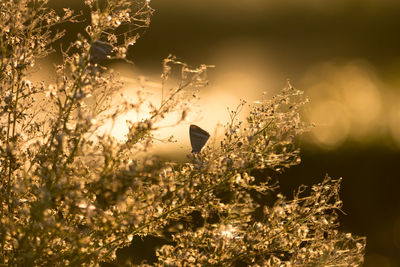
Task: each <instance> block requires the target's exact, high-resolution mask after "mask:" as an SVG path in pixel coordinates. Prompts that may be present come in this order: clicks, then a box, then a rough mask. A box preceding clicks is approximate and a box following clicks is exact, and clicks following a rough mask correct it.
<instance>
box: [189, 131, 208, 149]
mask: <svg viewBox="0 0 400 267" xmlns="http://www.w3.org/2000/svg"><path fill="white" fill-rule="evenodd" d="M189 136H190V144H191V145H192V153H200V151H201V149H202V148H203V146H204V145H205V144H206V143H207V141H208V138H210V134H209V133H208V132H206V131H204V130H203V129H201V128H200V127H199V126H196V125H193V124H192V125H190V128H189Z"/></svg>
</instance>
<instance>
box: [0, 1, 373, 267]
mask: <svg viewBox="0 0 400 267" xmlns="http://www.w3.org/2000/svg"><path fill="white" fill-rule="evenodd" d="M85 3H86V4H87V5H88V6H89V7H90V9H91V11H92V17H91V24H90V26H88V27H87V28H86V32H87V34H88V36H90V38H89V39H88V38H84V37H82V36H78V37H77V41H76V42H74V43H73V44H72V45H71V46H70V47H68V49H66V50H65V51H63V63H62V64H61V65H59V66H57V69H56V73H57V75H56V79H55V81H54V82H53V83H51V84H44V83H41V84H33V83H31V82H29V81H28V80H27V77H28V76H29V74H30V72H32V71H33V70H34V66H35V61H36V60H37V59H38V58H41V57H44V56H46V55H48V54H49V53H50V52H52V49H51V44H52V43H53V42H54V41H55V40H57V39H59V38H60V37H62V35H63V33H62V32H59V33H57V32H54V31H52V29H53V26H54V25H57V24H60V23H64V22H67V21H75V20H77V19H79V16H76V15H74V13H73V12H71V11H70V10H68V9H65V10H64V11H65V15H63V16H61V17H60V16H58V15H57V13H56V12H55V11H52V10H50V9H49V8H48V7H47V5H46V4H47V1H46V0H18V1H1V4H0V5H1V8H0V35H1V37H0V38H1V39H0V41H1V43H0V45H1V47H0V49H1V51H0V265H9V266H16V265H18V266H19V265H23V266H42V265H43V266H64V265H72V266H96V265H98V264H99V263H100V262H104V261H108V262H113V261H114V262H118V260H116V251H117V249H118V248H121V247H125V246H128V245H129V244H130V242H131V240H132V238H133V237H135V236H148V235H153V236H154V235H155V236H160V235H163V236H164V237H165V238H168V239H169V241H168V242H167V243H168V244H167V245H164V246H162V247H161V248H159V249H158V250H157V257H158V261H157V262H154V264H155V265H162V266H164V265H167V266H191V265H197V266H207V265H217V266H220V265H222V264H228V265H238V264H239V265H240V264H242V265H243V264H244V265H251V266H358V265H360V264H361V263H362V261H363V255H364V249H365V239H364V238H357V237H353V236H352V235H351V234H344V233H341V232H339V231H338V230H337V226H338V222H337V214H336V211H339V210H340V208H341V206H342V203H341V201H340V200H339V197H338V191H339V186H340V180H332V179H330V178H329V177H327V178H325V180H324V181H323V182H322V183H321V184H318V185H315V186H313V187H312V188H311V190H309V192H308V194H306V193H305V191H306V189H305V188H303V187H301V188H300V189H299V190H298V192H297V193H296V194H295V195H294V197H293V199H291V200H288V199H286V198H285V197H283V196H282V195H280V194H278V192H277V184H276V183H272V182H271V180H270V179H268V178H266V179H261V180H260V179H256V178H254V177H253V176H252V171H254V170H259V169H268V168H269V169H273V170H280V169H282V168H288V167H290V166H292V165H296V164H299V162H300V158H299V150H298V149H297V147H296V146H295V138H296V136H298V135H300V134H302V133H303V132H304V131H306V130H308V128H309V126H307V125H306V124H304V123H302V122H301V120H300V116H299V110H300V108H301V107H302V106H303V105H304V104H305V103H306V99H305V98H304V97H303V95H302V92H301V91H298V90H296V89H294V88H293V87H291V86H290V85H288V87H287V88H286V89H284V90H283V91H282V92H281V93H280V94H279V95H277V96H275V97H274V98H272V99H271V100H267V99H265V100H263V101H260V103H258V104H256V106H255V107H253V108H252V110H251V112H250V115H249V116H248V119H247V122H242V121H239V120H238V119H237V115H238V113H239V112H240V110H241V107H243V105H245V103H244V102H242V103H241V104H240V105H239V106H238V109H237V110H234V111H232V112H231V121H230V122H229V123H228V124H227V125H226V127H225V137H224V139H223V140H222V141H221V143H220V145H219V146H218V147H206V148H205V149H204V150H203V152H202V153H200V154H193V155H191V156H190V157H189V159H190V162H188V163H170V162H162V161H160V160H159V159H157V158H156V157H154V156H152V155H149V154H148V153H146V151H147V149H148V148H149V146H150V145H151V143H152V142H153V141H154V138H153V132H154V130H156V129H157V125H158V124H159V123H160V122H162V121H163V119H164V118H165V116H166V115H167V114H170V113H174V112H179V113H180V114H182V116H181V118H180V120H179V121H177V123H180V122H182V121H184V120H185V117H186V114H187V112H188V109H189V107H190V104H188V103H190V101H192V100H193V98H194V97H193V96H196V93H197V91H198V90H199V89H200V88H201V87H204V86H205V85H206V84H207V69H208V68H209V67H210V66H207V65H201V66H200V67H198V68H194V69H193V68H190V67H189V66H188V65H187V64H185V63H182V62H179V61H177V60H176V59H175V58H174V57H172V56H170V57H168V58H167V59H165V60H164V70H163V74H162V81H163V83H162V84H163V96H162V100H161V103H158V104H155V103H149V102H148V100H147V99H146V98H145V97H143V92H142V93H141V91H139V93H138V100H137V101H136V102H133V103H131V102H128V101H125V102H121V103H118V105H112V104H113V102H112V98H113V96H115V94H116V93H117V92H118V90H119V89H120V88H121V83H120V82H119V80H118V75H116V74H113V73H112V72H110V71H107V70H106V68H105V67H104V66H101V62H102V60H104V59H106V58H107V57H110V56H114V57H118V58H125V56H126V51H127V46H129V45H132V44H134V42H135V41H136V39H137V38H138V37H139V35H138V34H137V33H138V30H140V29H142V28H146V27H148V26H149V23H150V17H151V15H152V12H153V10H152V9H151V7H150V6H149V1H139V0H138V1H128V0H108V1H95V0H87V1H85ZM175 69H179V70H180V74H179V79H178V82H177V84H175V85H174V86H171V87H170V85H171V82H173V81H172V79H171V78H170V76H171V75H174V70H175ZM169 88H170V89H169ZM143 106H146V107H149V108H150V110H151V111H150V115H149V116H148V117H147V118H146V119H143V120H139V121H131V122H129V133H128V134H127V140H126V142H124V143H123V144H121V143H120V142H117V141H116V140H114V139H113V138H112V137H111V136H107V135H105V134H102V135H100V134H99V131H98V129H99V127H100V126H101V125H103V124H104V122H105V121H107V120H110V119H111V120H113V119H115V118H116V117H117V116H118V115H119V114H122V113H123V112H125V111H127V110H131V109H136V110H138V111H140V110H141V108H142V107H143ZM266 195H274V196H276V197H277V200H276V201H275V203H274V204H273V205H265V204H263V203H262V201H261V202H260V199H262V198H263V197H264V196H266ZM255 211H258V213H257V214H258V215H257V216H256V212H255ZM194 214H197V217H198V218H200V219H199V220H200V221H201V223H197V224H196V223H192V224H190V223H185V222H186V221H188V220H189V219H188V218H190V217H191V216H192V217H193V215H194ZM165 233H168V234H165ZM121 264H122V263H121ZM124 264H126V265H128V264H129V262H125V263H124Z"/></svg>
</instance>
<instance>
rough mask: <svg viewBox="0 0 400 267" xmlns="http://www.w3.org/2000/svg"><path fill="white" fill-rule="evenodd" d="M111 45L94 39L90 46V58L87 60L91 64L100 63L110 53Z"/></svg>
mask: <svg viewBox="0 0 400 267" xmlns="http://www.w3.org/2000/svg"><path fill="white" fill-rule="evenodd" d="M112 49H113V47H112V45H110V44H108V43H106V42H102V41H99V40H96V41H94V42H93V44H92V46H91V47H90V59H89V61H90V62H91V63H93V64H95V63H100V62H101V61H103V60H104V59H106V58H107V56H108V55H109V54H110V53H111V51H112Z"/></svg>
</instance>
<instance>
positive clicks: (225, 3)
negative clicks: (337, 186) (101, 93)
mask: <svg viewBox="0 0 400 267" xmlns="http://www.w3.org/2000/svg"><path fill="white" fill-rule="evenodd" d="M82 2H83V1H79V0H73V1H72V0H71V1H68V3H65V2H64V1H61V0H53V1H51V2H50V3H51V4H52V5H54V6H55V7H57V8H61V7H65V6H66V5H68V6H69V7H72V8H74V9H80V8H82V7H83V3H82ZM151 6H152V7H153V8H154V9H155V14H154V16H153V19H152V23H151V26H150V28H149V29H148V31H147V32H146V33H145V34H144V35H143V36H142V38H140V39H139V40H138V42H137V43H136V44H135V46H134V47H133V48H132V49H131V50H130V56H131V59H132V60H133V61H134V63H135V65H134V66H131V65H128V64H123V63H121V62H115V63H113V65H114V66H113V67H115V68H116V69H117V70H119V71H120V72H121V75H122V76H123V77H125V78H126V80H127V81H128V82H127V88H126V92H127V93H128V94H129V92H131V93H133V92H135V86H136V85H135V81H136V80H137V78H138V77H139V76H141V77H147V78H146V79H149V80H151V81H153V83H151V87H153V90H154V94H153V96H154V98H155V99H157V98H159V94H160V74H161V71H162V67H161V62H162V59H164V58H166V57H167V56H168V54H174V55H176V56H177V57H178V59H180V60H182V61H185V62H187V63H188V64H190V65H191V66H198V65H199V64H201V63H205V64H212V65H215V66H216V67H215V68H213V69H211V70H210V72H209V81H210V85H209V86H207V87H206V88H204V89H202V90H201V92H200V97H201V100H200V101H199V102H198V103H197V104H196V106H194V107H193V111H192V113H190V115H189V119H188V121H187V123H186V124H183V125H180V126H177V127H167V128H163V129H162V130H161V131H160V133H159V134H160V136H164V137H168V136H169V135H171V134H173V135H174V137H175V138H176V140H177V141H178V142H176V143H172V144H163V143H160V144H155V145H154V147H155V152H154V153H156V154H159V155H161V156H162V157H164V158H168V159H175V160H185V155H186V154H188V153H189V152H190V143H189V137H188V128H189V127H188V126H189V124H191V123H195V124H197V125H199V126H200V127H202V128H203V129H205V130H207V131H209V132H210V133H211V134H213V133H215V132H216V129H217V128H218V125H219V124H225V123H226V122H227V121H228V118H229V116H228V112H227V107H229V108H231V109H233V108H235V107H236V106H237V105H238V103H239V100H240V99H246V100H247V101H248V103H249V104H251V103H252V102H253V101H256V100H258V99H261V96H262V93H263V92H266V95H267V96H273V95H274V94H275V93H277V92H279V90H281V89H282V88H284V87H285V86H286V85H287V80H288V79H289V80H290V82H291V84H292V85H293V86H294V87H296V88H298V89H301V90H304V91H305V92H306V95H307V96H309V98H310V100H311V102H310V104H309V105H308V106H307V107H306V108H305V110H304V114H303V115H304V118H305V120H308V121H311V122H314V123H315V124H316V127H315V129H314V130H313V131H312V132H311V133H310V134H308V135H307V136H304V137H302V138H301V140H300V146H301V148H302V163H301V164H300V165H299V166H296V167H293V168H291V169H289V170H287V171H285V172H284V173H283V175H282V176H281V178H280V182H281V190H282V191H283V192H284V193H285V194H286V195H287V196H288V197H290V196H292V193H293V190H295V189H296V188H297V187H298V186H299V185H300V184H307V185H311V184H313V183H317V182H320V181H322V179H323V178H324V176H325V174H329V175H330V176H332V177H334V178H339V177H343V183H342V191H341V197H342V199H343V201H344V207H343V211H344V212H346V214H341V216H340V220H341V226H340V228H341V230H343V231H348V232H352V233H353V234H356V235H361V236H367V256H366V261H365V266H368V267H374V266H382V267H386V266H388V267H389V266H390V267H392V266H400V192H399V189H400V171H399V167H400V34H399V28H400V16H399V14H400V1H396V0H337V1H311V0H297V1H287V0H281V1H272V0H235V1H231V0H191V1H182V0H152V1H151ZM83 27H84V25H83V26H82V25H81V24H74V25H69V26H68V28H67V29H68V32H67V34H68V35H67V37H68V36H74V34H76V32H79V31H82V29H83ZM64 41H65V40H64ZM42 70H43V71H44V72H46V71H47V69H46V67H45V66H44V67H43V69H42ZM45 76H46V75H45ZM45 76H43V77H42V78H43V79H46V77H45ZM130 81H131V82H130ZM155 101H157V100H155ZM245 115H246V114H245V112H243V116H245ZM129 117H130V115H129V114H127V116H125V117H124V118H123V119H121V123H120V124H117V125H116V129H115V131H114V134H115V136H117V137H119V138H121V139H123V135H124V132H125V131H126V128H124V127H123V123H122V122H123V121H124V120H125V119H127V118H129Z"/></svg>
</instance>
